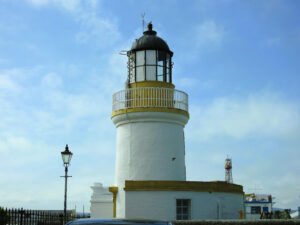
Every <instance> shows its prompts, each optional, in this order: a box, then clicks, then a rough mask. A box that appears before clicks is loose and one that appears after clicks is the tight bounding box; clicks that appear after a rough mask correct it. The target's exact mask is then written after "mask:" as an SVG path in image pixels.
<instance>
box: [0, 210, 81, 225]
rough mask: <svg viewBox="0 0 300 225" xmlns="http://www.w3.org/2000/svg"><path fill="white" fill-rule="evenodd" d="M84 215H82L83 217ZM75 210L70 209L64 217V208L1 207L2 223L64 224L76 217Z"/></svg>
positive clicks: (17, 224) (25, 224) (3, 224)
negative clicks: (30, 208) (27, 208)
mask: <svg viewBox="0 0 300 225" xmlns="http://www.w3.org/2000/svg"><path fill="white" fill-rule="evenodd" d="M82 217H84V216H80V218H82ZM76 218H78V216H77V215H76V212H75V211H74V210H68V211H67V216H66V218H64V214H63V210H24V209H23V208H21V209H4V208H0V225H63V224H65V223H66V222H68V221H70V220H73V219H76Z"/></svg>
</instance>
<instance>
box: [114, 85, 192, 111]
mask: <svg viewBox="0 0 300 225" xmlns="http://www.w3.org/2000/svg"><path fill="white" fill-rule="evenodd" d="M147 107H151V108H172V109H180V110H184V111H186V112H188V95H187V94H186V93H185V92H183V91H179V90H175V89H173V88H163V87H140V88H129V89H125V90H122V91H118V92H116V93H115V94H114V95H113V108H112V110H113V111H117V110H120V109H128V108H147Z"/></svg>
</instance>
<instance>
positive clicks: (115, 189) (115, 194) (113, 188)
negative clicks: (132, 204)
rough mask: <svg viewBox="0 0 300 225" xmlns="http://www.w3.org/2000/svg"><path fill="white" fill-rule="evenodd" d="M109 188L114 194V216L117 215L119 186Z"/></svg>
mask: <svg viewBox="0 0 300 225" xmlns="http://www.w3.org/2000/svg"><path fill="white" fill-rule="evenodd" d="M108 190H109V191H110V192H111V193H112V194H113V218H116V217H117V193H118V190H119V189H118V187H115V186H111V187H109V188H108Z"/></svg>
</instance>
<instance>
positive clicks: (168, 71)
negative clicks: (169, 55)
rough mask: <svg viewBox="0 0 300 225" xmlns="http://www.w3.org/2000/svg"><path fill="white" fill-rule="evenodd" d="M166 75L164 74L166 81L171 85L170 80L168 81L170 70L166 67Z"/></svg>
mask: <svg viewBox="0 0 300 225" xmlns="http://www.w3.org/2000/svg"><path fill="white" fill-rule="evenodd" d="M166 71H167V74H166V81H167V82H168V83H171V79H170V68H168V67H167V70H166Z"/></svg>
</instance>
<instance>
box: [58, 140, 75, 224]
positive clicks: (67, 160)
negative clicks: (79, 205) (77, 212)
mask: <svg viewBox="0 0 300 225" xmlns="http://www.w3.org/2000/svg"><path fill="white" fill-rule="evenodd" d="M72 155H73V153H72V152H71V151H69V146H68V145H66V148H65V151H63V152H61V157H62V160H63V162H64V167H65V175H64V176H61V177H64V178H65V200H64V220H65V221H64V222H66V221H67V186H68V177H71V176H68V166H69V165H70V162H71V158H72Z"/></svg>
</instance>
